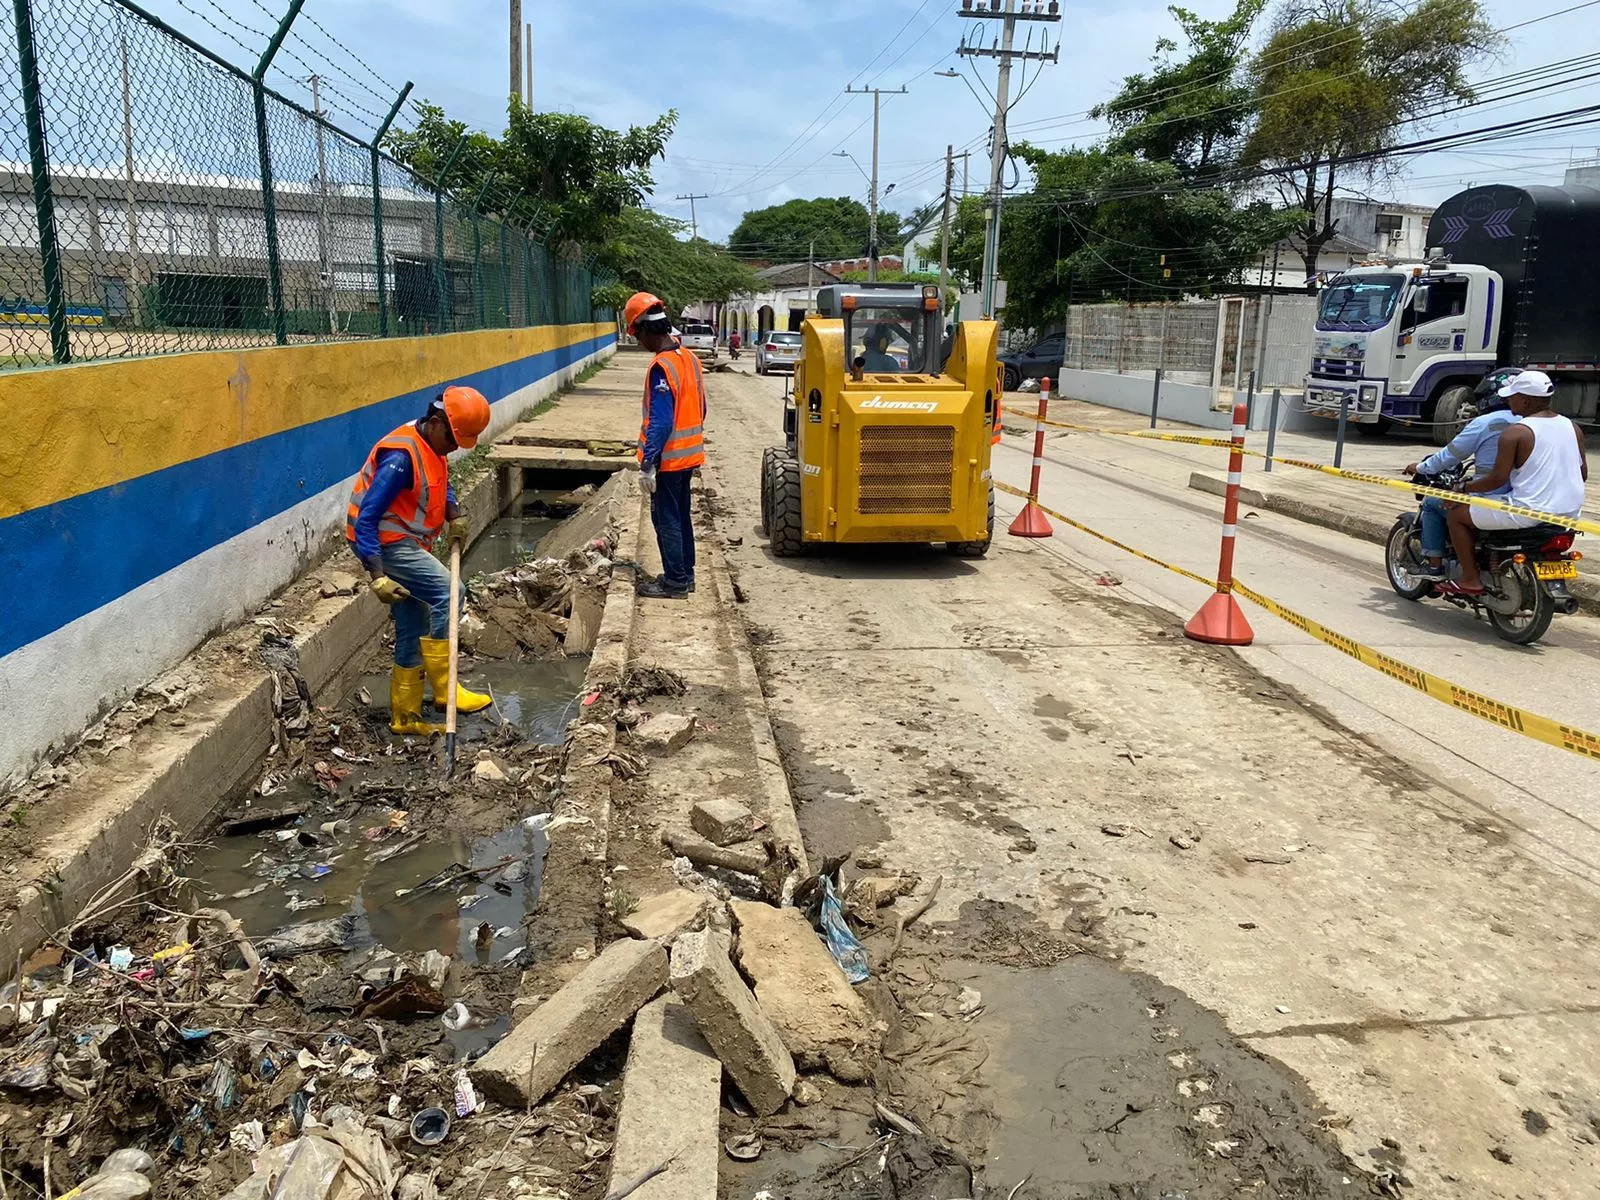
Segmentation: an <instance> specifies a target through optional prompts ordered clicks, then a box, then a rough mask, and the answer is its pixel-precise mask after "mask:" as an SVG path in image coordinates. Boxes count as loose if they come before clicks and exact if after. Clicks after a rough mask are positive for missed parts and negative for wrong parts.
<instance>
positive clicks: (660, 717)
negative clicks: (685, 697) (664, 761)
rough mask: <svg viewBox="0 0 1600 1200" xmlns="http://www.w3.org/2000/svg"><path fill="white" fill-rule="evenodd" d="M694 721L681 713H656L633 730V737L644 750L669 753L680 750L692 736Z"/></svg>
mask: <svg viewBox="0 0 1600 1200" xmlns="http://www.w3.org/2000/svg"><path fill="white" fill-rule="evenodd" d="M695 725H696V721H695V718H694V717H692V716H688V717H686V716H684V715H683V714H682V713H657V714H656V715H655V716H653V717H651V718H650V719H649V720H648V721H646V722H645V723H644V724H643V725H641V726H639V728H637V729H635V730H634V731H633V736H634V738H635V739H636V740H637V741H638V742H639V744H640V745H641V746H643V747H644V748H645V749H646V750H653V751H655V752H656V753H657V754H671V753H672V752H673V751H674V750H681V749H683V748H684V747H685V746H687V745H688V744H689V741H690V739H691V738H693V737H694V731H695Z"/></svg>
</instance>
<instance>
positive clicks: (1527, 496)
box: [1440, 371, 1589, 596]
mask: <svg viewBox="0 0 1600 1200" xmlns="http://www.w3.org/2000/svg"><path fill="white" fill-rule="evenodd" d="M1500 394H1501V395H1502V396H1505V397H1506V398H1508V399H1509V400H1510V401H1511V411H1512V412H1514V413H1516V414H1517V416H1519V417H1521V418H1522V420H1520V421H1518V422H1517V423H1515V424H1513V425H1510V426H1507V428H1506V429H1505V431H1504V432H1502V433H1501V435H1500V447H1499V453H1498V455H1497V456H1496V458H1495V465H1494V470H1493V471H1492V472H1490V473H1488V474H1487V475H1484V476H1481V477H1479V478H1477V479H1474V480H1473V481H1472V482H1471V483H1469V484H1467V485H1466V486H1465V487H1464V488H1463V489H1462V490H1463V491H1467V492H1472V493H1474V494H1476V495H1480V496H1484V495H1494V494H1495V493H1497V492H1498V491H1500V489H1502V488H1504V487H1505V486H1506V485H1507V484H1508V483H1509V484H1510V485H1511V494H1510V495H1509V496H1508V497H1507V499H1508V500H1509V501H1510V503H1512V504H1515V505H1518V506H1519V507H1522V508H1531V509H1536V510H1538V511H1539V512H1545V513H1554V514H1556V515H1558V516H1563V517H1576V516H1577V515H1578V513H1579V512H1580V511H1581V510H1582V508H1583V501H1584V484H1585V483H1587V482H1588V480H1589V460H1588V458H1587V457H1586V455H1585V450H1584V444H1583V430H1581V429H1579V428H1578V427H1577V425H1575V424H1574V423H1573V422H1572V421H1571V420H1569V419H1568V418H1566V417H1564V416H1562V415H1561V414H1560V413H1557V412H1556V411H1555V410H1554V409H1552V408H1551V407H1550V400H1551V397H1552V396H1553V395H1554V394H1555V384H1554V383H1552V382H1551V381H1550V376H1548V375H1546V374H1545V373H1544V372H1543V371H1523V372H1522V373H1521V374H1520V375H1517V376H1515V377H1514V378H1512V379H1511V380H1510V381H1509V382H1507V383H1506V384H1505V386H1504V387H1502V388H1501V389H1500ZM1448 521H1449V525H1450V542H1451V544H1452V545H1453V546H1454V547H1455V550H1456V557H1457V558H1459V559H1460V560H1461V579H1460V581H1459V582H1456V583H1446V584H1444V585H1443V586H1442V587H1441V589H1440V590H1441V592H1443V593H1445V594H1454V595H1462V596H1481V595H1482V594H1483V580H1482V578H1481V577H1480V576H1479V573H1478V563H1477V560H1476V558H1475V557H1474V556H1473V540H1474V531H1475V530H1477V529H1483V530H1500V529H1526V528H1528V527H1529V526H1532V525H1537V524H1538V523H1539V522H1538V520H1537V518H1534V517H1525V516H1522V515H1521V514H1520V513H1510V512H1503V511H1501V510H1499V509H1490V508H1471V507H1468V506H1467V505H1465V504H1452V505H1450V512H1449V517H1448Z"/></svg>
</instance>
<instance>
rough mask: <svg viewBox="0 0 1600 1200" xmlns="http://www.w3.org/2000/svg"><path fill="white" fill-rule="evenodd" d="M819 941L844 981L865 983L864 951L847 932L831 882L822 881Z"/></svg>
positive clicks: (869, 972)
mask: <svg viewBox="0 0 1600 1200" xmlns="http://www.w3.org/2000/svg"><path fill="white" fill-rule="evenodd" d="M821 920H822V937H823V940H824V941H826V942H827V943H828V953H830V954H832V955H833V961H834V962H836V963H838V964H839V969H840V970H841V971H843V972H844V977H845V978H846V979H848V980H849V981H850V982H851V983H865V982H866V981H867V977H868V976H869V975H871V974H872V972H871V970H870V969H869V968H868V966H867V948H866V947H865V946H863V945H862V944H861V940H860V939H859V938H857V937H856V935H855V934H853V933H851V932H850V926H849V925H848V924H846V922H845V919H844V906H843V905H841V904H840V903H839V893H838V892H836V891H834V889H833V880H831V879H829V878H828V877H827V876H826V875H824V876H823V877H822V915H821Z"/></svg>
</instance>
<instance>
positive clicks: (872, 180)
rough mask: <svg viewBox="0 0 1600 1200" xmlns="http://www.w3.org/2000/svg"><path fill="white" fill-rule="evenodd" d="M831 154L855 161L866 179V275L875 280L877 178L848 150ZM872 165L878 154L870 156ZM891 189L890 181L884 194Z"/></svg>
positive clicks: (876, 275) (876, 262) (875, 164)
mask: <svg viewBox="0 0 1600 1200" xmlns="http://www.w3.org/2000/svg"><path fill="white" fill-rule="evenodd" d="M833 156H834V157H835V158H848V159H849V160H850V161H851V162H853V163H855V167H856V170H858V171H861V178H863V179H865V180H866V181H867V202H868V203H867V216H868V221H867V254H868V259H867V275H868V276H869V277H870V278H871V279H873V280H876V279H877V278H878V180H877V178H876V177H875V176H872V175H868V174H867V173H866V171H864V170H862V167H861V164H860V163H858V162H856V156H855V155H854V154H851V153H850V151H848V150H835V151H834V152H833ZM872 165H873V166H874V167H876V166H877V165H878V156H877V155H876V154H874V155H873V156H872ZM892 191H894V184H892V183H891V184H890V185H889V191H886V192H884V195H885V196H887V195H888V194H889V192H892Z"/></svg>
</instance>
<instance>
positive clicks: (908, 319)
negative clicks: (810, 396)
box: [817, 283, 943, 375]
mask: <svg viewBox="0 0 1600 1200" xmlns="http://www.w3.org/2000/svg"><path fill="white" fill-rule="evenodd" d="M817 310H818V312H819V313H820V314H821V315H822V316H824V317H834V318H839V319H842V320H843V321H844V348H845V358H846V362H845V367H846V368H847V369H848V368H849V366H850V365H851V362H852V361H853V360H854V359H855V358H857V357H858V356H859V357H862V358H864V359H865V360H866V361H865V364H864V366H865V370H866V373H867V374H869V375H937V374H939V372H940V369H941V368H942V366H943V364H942V362H941V361H940V355H939V344H940V343H939V333H940V329H939V289H938V287H937V286H936V285H934V284H918V283H856V284H840V285H835V286H832V287H825V288H821V289H819V290H818V292H817ZM902 356H903V358H904V362H903V363H902V362H901V361H900V360H901V358H902Z"/></svg>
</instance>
